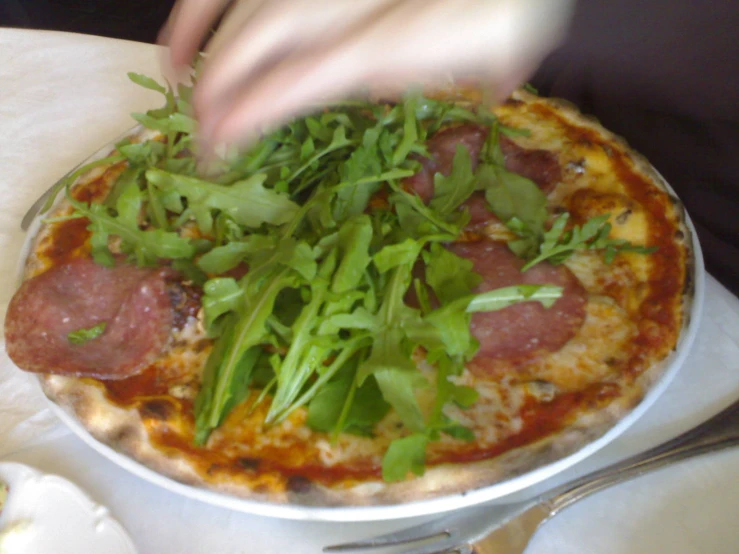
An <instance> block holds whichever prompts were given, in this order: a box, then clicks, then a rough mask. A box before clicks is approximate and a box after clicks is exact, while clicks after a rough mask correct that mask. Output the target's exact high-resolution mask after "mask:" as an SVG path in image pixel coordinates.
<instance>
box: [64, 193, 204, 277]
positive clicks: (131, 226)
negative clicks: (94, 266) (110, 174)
mask: <svg viewBox="0 0 739 554" xmlns="http://www.w3.org/2000/svg"><path fill="white" fill-rule="evenodd" d="M67 198H68V200H69V202H70V204H72V206H74V208H75V210H76V211H77V212H78V213H80V214H82V215H83V216H85V217H87V218H88V219H89V220H90V225H89V226H88V229H89V230H90V231H92V237H91V238H90V243H91V246H92V256H93V258H94V260H95V261H96V262H97V263H99V264H101V265H105V266H107V267H111V266H112V265H113V263H114V259H113V255H112V254H111V252H110V249H109V247H108V239H109V237H110V236H111V235H114V236H118V237H120V238H121V250H122V251H123V252H126V253H131V254H133V255H134V256H135V258H136V261H137V263H138V264H139V265H152V264H154V263H156V261H157V259H159V258H164V259H178V258H191V257H192V256H193V255H194V254H195V247H194V245H193V244H192V243H191V241H190V240H189V239H186V238H182V237H180V236H179V235H178V234H177V233H173V232H166V231H164V230H162V229H154V230H151V231H143V230H141V229H139V227H138V214H139V212H140V209H141V202H142V198H141V193H140V191H139V190H138V188H137V187H136V186H135V183H131V185H130V186H129V187H128V188H127V189H126V190H125V191H124V192H122V193H121V196H120V197H119V199H118V202H117V203H116V208H117V211H118V215H117V216H113V215H110V213H109V211H108V208H107V207H106V206H104V205H102V204H90V205H86V204H84V203H82V202H79V201H77V200H75V199H74V198H73V197H72V196H71V194H69V193H68V195H67Z"/></svg>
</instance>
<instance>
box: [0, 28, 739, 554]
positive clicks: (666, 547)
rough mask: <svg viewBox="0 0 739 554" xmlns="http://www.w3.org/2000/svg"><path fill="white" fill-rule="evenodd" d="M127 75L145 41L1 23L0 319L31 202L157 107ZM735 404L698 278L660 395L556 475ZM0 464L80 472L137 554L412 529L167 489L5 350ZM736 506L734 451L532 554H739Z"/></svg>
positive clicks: (583, 508)
mask: <svg viewBox="0 0 739 554" xmlns="http://www.w3.org/2000/svg"><path fill="white" fill-rule="evenodd" d="M128 71H137V72H142V73H146V74H149V75H152V76H156V75H158V74H159V62H158V53H157V50H156V48H155V47H153V46H149V45H144V44H138V43H133V42H125V41H118V40H110V39H103V38H97V37H89V36H83V35H74V34H65V33H51V32H39V31H25V30H11V29H0V198H2V201H1V202H0V254H1V255H0V275H1V276H2V285H1V286H0V316H4V313H5V307H6V305H7V302H8V300H9V298H10V296H11V295H12V292H13V288H14V278H15V268H16V264H17V257H18V252H19V249H20V245H21V242H22V240H23V234H22V233H21V231H20V229H19V226H18V225H19V222H20V220H21V217H22V216H23V214H24V212H25V210H26V208H27V207H28V206H29V205H30V204H31V203H32V201H33V200H35V198H36V197H37V196H38V195H39V194H40V193H41V192H43V191H44V190H45V189H46V188H47V187H48V186H49V185H50V184H51V183H53V182H54V181H55V180H56V179H58V178H59V177H60V176H61V175H62V174H64V173H65V172H66V171H67V170H68V169H69V168H71V167H72V166H74V165H76V164H77V163H78V162H79V161H80V160H81V159H83V158H85V157H86V156H87V155H88V154H89V153H91V152H93V151H95V150H97V149H98V148H99V147H100V146H101V145H102V144H105V143H106V142H108V141H109V140H111V139H112V138H113V137H115V136H117V135H118V134H119V133H121V132H122V131H124V130H125V129H127V128H128V127H130V126H131V120H130V119H129V117H128V114H129V112H132V111H143V110H146V109H148V108H150V107H154V106H158V105H159V103H160V98H159V97H158V95H157V94H156V93H151V92H148V91H144V90H142V89H141V88H139V87H137V86H135V85H133V84H131V83H130V82H129V81H128V79H127V78H126V72H128ZM735 398H739V301H738V300H737V298H736V297H734V296H733V295H731V294H730V293H729V292H728V291H726V289H724V288H723V287H722V286H721V285H719V284H718V283H717V282H716V281H715V280H713V279H711V278H709V279H708V285H707V297H706V306H705V315H704V318H703V321H702V325H701V331H700V333H699V336H698V338H697V341H696V344H695V346H694V349H693V352H692V354H691V355H690V357H689V358H688V360H687V362H686V363H685V365H684V367H683V369H682V370H681V371H680V373H679V374H678V376H677V378H676V379H675V380H674V382H673V383H672V384H671V385H670V386H669V388H668V389H667V391H666V393H665V394H664V395H663V396H662V397H661V398H660V399H659V400H658V401H657V402H656V404H655V405H654V406H653V407H652V408H651V409H650V410H649V411H648V412H647V413H646V415H645V416H644V417H643V418H642V419H641V420H640V421H638V422H637V423H636V424H635V425H634V426H633V427H632V428H631V429H630V430H629V431H627V432H626V433H625V434H624V435H623V436H622V437H621V438H619V439H618V440H616V441H615V442H613V443H612V444H611V445H609V446H608V447H606V448H604V449H603V450H602V451H600V452H599V453H597V454H596V455H594V456H592V457H591V458H589V459H588V460H586V461H585V462H583V463H581V464H579V465H577V466H576V467H574V468H572V469H571V470H569V471H567V472H565V473H564V474H563V475H561V476H560V477H558V478H557V479H556V481H562V480H563V479H565V478H571V477H573V476H576V475H578V474H581V473H583V472H584V471H587V470H590V469H593V468H595V467H598V466H601V465H603V464H605V463H607V462H610V461H613V460H615V459H618V458H621V457H623V456H625V455H628V454H632V453H635V452H637V451H639V450H642V449H644V448H646V447H649V446H652V445H654V444H656V443H658V442H661V441H663V440H665V439H667V438H670V437H672V436H674V435H676V434H677V433H679V432H681V431H683V430H685V429H687V428H689V427H691V426H693V425H695V424H696V423H698V422H700V421H701V420H703V419H705V418H707V417H708V416H710V415H712V414H713V413H715V412H717V411H719V410H720V409H721V408H723V407H724V406H726V405H728V404H729V403H731V402H732V401H733V400H734V399H735ZM0 460H2V461H17V462H23V463H27V464H30V465H32V466H35V467H37V468H39V469H41V470H43V471H47V472H53V473H57V474H60V475H62V476H64V477H67V478H68V479H70V480H72V481H74V482H76V483H77V484H78V485H80V486H81V487H82V488H84V489H85V490H86V491H87V492H88V493H89V494H90V495H91V496H92V497H93V498H94V499H95V500H97V501H98V502H100V503H102V504H105V505H107V506H109V507H110V509H111V511H112V512H113V514H114V515H115V516H116V517H117V518H118V519H119V520H120V521H121V523H122V524H123V525H124V526H125V527H126V528H127V529H128V530H129V532H130V533H131V535H132V537H133V539H134V541H135V542H136V543H137V545H138V548H139V549H140V552H141V553H142V554H148V553H152V554H153V553H172V554H213V553H215V552H217V553H218V554H236V553H244V554H262V553H272V552H274V553H278V552H279V553H285V552H289V553H297V554H300V553H306V554H307V553H317V552H320V550H321V547H322V546H324V545H326V544H328V543H330V542H336V541H344V540H348V539H356V538H360V537H364V536H370V535H372V534H375V533H378V532H386V531H389V530H392V529H396V528H399V527H403V526H405V525H408V524H409V523H410V521H408V520H405V521H395V522H380V523H365V524H360V523H357V524H331V523H320V522H295V521H284V520H274V519H268V518H264V517H260V516H256V515H248V514H242V513H234V512H230V511H228V510H225V509H221V508H216V507H212V506H209V505H207V504H203V503H201V502H198V501H195V500H190V499H187V498H183V497H180V496H177V495H175V494H173V493H170V492H167V491H165V490H162V489H160V488H158V487H156V486H154V485H152V484H150V483H148V482H146V481H143V480H141V479H140V478H138V477H135V476H133V475H131V474H129V473H127V472H126V471H124V470H122V469H120V468H119V467H117V466H116V465H114V464H113V463H111V462H110V461H108V460H107V459H106V458H104V457H102V456H101V455H99V454H98V453H96V452H95V451H94V450H92V449H91V448H90V447H88V446H87V445H86V444H85V443H83V442H82V441H81V440H80V439H79V438H77V437H76V436H74V435H72V434H71V433H70V432H69V431H68V430H66V429H65V428H64V426H63V425H62V424H61V423H60V422H58V421H57V420H56V419H55V418H54V416H53V415H52V414H51V413H50V412H49V411H48V409H47V408H46V407H45V403H44V399H43V398H42V396H41V393H40V391H39V390H38V388H37V385H36V384H35V382H34V381H33V379H31V378H30V377H28V376H26V375H25V374H21V373H20V372H18V370H16V369H15V368H13V367H12V365H11V364H10V363H9V362H8V361H7V359H6V358H3V359H0ZM553 482H554V481H552V482H550V483H548V484H547V485H551V484H552V483H553ZM539 488H543V486H541V487H539ZM737 513H739V449H736V450H732V451H728V452H725V453H720V454H715V455H711V456H705V457H703V458H700V459H695V460H692V461H688V462H685V463H682V464H680V465H677V466H673V467H671V468H669V469H665V470H662V471H659V472H657V473H653V474H651V475H648V476H645V477H641V478H639V479H638V480H635V481H632V482H631V483H628V484H625V485H622V486H619V487H617V488H614V489H611V490H608V491H605V492H603V493H600V494H599V495H596V496H595V497H592V498H590V499H587V500H585V501H583V502H582V503H580V504H578V505H575V506H574V507H572V508H570V509H569V510H567V511H566V512H564V513H563V514H561V516H559V517H557V518H556V519H555V520H553V521H552V522H550V523H548V524H547V525H546V526H545V527H544V528H543V529H542V530H541V531H540V532H539V534H538V535H537V537H536V538H535V539H534V541H533V543H532V544H531V546H530V547H529V549H528V550H527V554H545V553H547V554H550V553H554V554H564V553H570V554H581V553H589V554H591V553H592V554H596V553H597V554H638V553H644V554H646V553H649V554H653V553H660V552H670V553H674V554H677V553H684V554H688V553H690V554H717V553H726V554H736V552H739V526H737V525H736V514H737ZM413 521H418V520H413ZM90 554H96V553H90ZM99 554H104V553H99Z"/></svg>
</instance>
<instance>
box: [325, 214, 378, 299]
mask: <svg viewBox="0 0 739 554" xmlns="http://www.w3.org/2000/svg"><path fill="white" fill-rule="evenodd" d="M371 242H372V222H371V221H370V218H369V216H366V215H361V216H358V217H356V218H354V219H352V220H349V221H347V222H346V223H345V224H344V225H342V226H341V229H339V236H338V246H339V250H340V252H341V261H340V262H339V265H338V267H337V268H336V272H335V273H334V275H333V278H332V280H331V291H332V292H334V293H339V294H340V293H344V292H348V291H350V290H353V289H354V288H355V287H356V286H357V285H358V284H359V282H360V280H361V279H362V277H363V276H364V272H365V269H366V268H367V266H368V265H369V263H370V260H371V258H370V254H369V247H370V243H371Z"/></svg>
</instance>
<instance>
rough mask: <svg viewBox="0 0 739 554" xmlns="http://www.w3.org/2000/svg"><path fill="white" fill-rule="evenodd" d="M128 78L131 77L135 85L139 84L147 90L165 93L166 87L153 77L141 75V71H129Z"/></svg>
mask: <svg viewBox="0 0 739 554" xmlns="http://www.w3.org/2000/svg"><path fill="white" fill-rule="evenodd" d="M128 78H129V79H131V81H133V82H134V83H136V84H137V85H140V86H142V87H144V88H148V89H149V90H154V91H156V92H161V93H162V94H166V93H167V89H166V88H164V87H163V86H162V85H160V84H159V83H157V82H156V81H155V80H154V79H152V78H151V77H147V76H146V75H142V74H141V73H134V72H132V71H131V72H129V73H128Z"/></svg>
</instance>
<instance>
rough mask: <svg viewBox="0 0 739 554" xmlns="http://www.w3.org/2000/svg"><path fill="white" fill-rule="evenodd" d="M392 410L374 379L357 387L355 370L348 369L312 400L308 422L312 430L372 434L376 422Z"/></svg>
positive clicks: (367, 380)
mask: <svg viewBox="0 0 739 554" xmlns="http://www.w3.org/2000/svg"><path fill="white" fill-rule="evenodd" d="M345 410H346V415H345V417H344V418H343V419H342V414H343V412H344V411H345ZM389 410H390V405H389V404H388V403H387V402H385V400H383V398H382V393H381V392H380V389H379V387H378V386H377V382H376V381H375V380H374V379H372V378H369V379H366V380H365V382H364V384H363V385H362V386H360V387H358V386H357V383H356V380H355V379H354V373H353V372H350V371H347V372H342V374H340V375H338V376H337V377H336V378H335V379H334V380H332V381H330V382H328V383H327V384H326V385H325V386H324V387H323V388H321V390H320V391H319V392H318V393H317V394H316V396H315V397H314V398H313V400H311V402H310V404H309V406H308V418H307V420H306V423H307V424H308V426H309V427H310V428H311V429H314V430H316V431H323V432H326V433H328V432H332V431H333V432H334V433H338V432H342V431H346V432H348V433H354V434H357V435H363V436H372V430H373V428H374V425H375V424H376V423H378V422H379V421H380V420H381V419H382V418H383V417H385V415H386V414H387V412H388V411H389Z"/></svg>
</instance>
